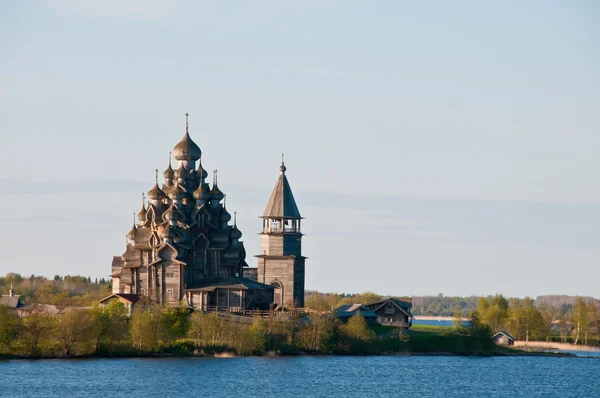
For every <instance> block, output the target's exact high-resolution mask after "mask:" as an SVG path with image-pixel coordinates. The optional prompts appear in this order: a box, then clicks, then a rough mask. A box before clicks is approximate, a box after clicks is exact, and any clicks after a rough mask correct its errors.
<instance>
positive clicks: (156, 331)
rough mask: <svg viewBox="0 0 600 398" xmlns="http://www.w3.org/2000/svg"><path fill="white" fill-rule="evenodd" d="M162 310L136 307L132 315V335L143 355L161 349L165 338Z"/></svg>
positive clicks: (135, 345) (134, 343)
mask: <svg viewBox="0 0 600 398" xmlns="http://www.w3.org/2000/svg"><path fill="white" fill-rule="evenodd" d="M163 325H164V323H163V313H162V308H161V307H159V306H154V307H151V308H144V307H142V306H136V307H135V308H134V310H133V313H132V314H131V320H130V328H129V330H130V334H131V341H132V343H133V346H134V347H135V349H136V350H137V351H138V352H139V353H140V354H141V353H145V352H153V351H156V350H158V349H160V347H161V341H162V337H163V332H164V331H163Z"/></svg>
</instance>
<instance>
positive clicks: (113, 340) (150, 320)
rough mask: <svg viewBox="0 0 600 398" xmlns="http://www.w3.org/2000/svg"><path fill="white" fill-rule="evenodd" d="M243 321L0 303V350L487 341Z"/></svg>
mask: <svg viewBox="0 0 600 398" xmlns="http://www.w3.org/2000/svg"><path fill="white" fill-rule="evenodd" d="M250 322H251V323H250V324H248V323H245V322H237V321H236V320H235V318H234V317H227V316H224V315H222V314H218V313H203V312H190V311H189V310H188V309H187V308H184V307H181V308H164V307H159V306H153V307H151V306H146V307H143V306H141V305H140V306H139V307H136V309H135V310H134V312H133V314H132V315H131V317H130V318H128V317H127V311H126V309H125V307H124V306H123V305H122V304H120V303H118V302H113V303H111V304H109V305H107V306H104V307H100V306H95V307H94V308H92V309H74V310H71V311H66V312H64V313H62V314H60V315H56V316H47V315H44V314H43V313H36V312H35V311H34V312H33V313H31V315H29V316H27V317H24V318H19V317H17V316H16V314H15V312H14V311H11V310H9V309H6V308H4V307H2V306H0V356H4V357H22V358H50V357H85V356H146V355H161V354H162V355H165V354H180V355H200V356H203V355H205V356H212V355H215V354H223V353H231V354H235V355H263V354H270V353H272V354H275V355H294V354H299V353H310V354H341V355H343V354H390V353H397V352H452V353H457V354H476V353H483V354H486V353H489V350H491V349H492V346H493V344H492V343H491V340H490V339H489V336H490V335H489V333H486V332H484V334H483V335H482V334H481V333H480V331H477V332H473V333H469V332H465V333H462V334H456V333H453V334H452V335H451V336H443V335H434V334H428V333H425V334H423V333H421V334H419V333H416V334H414V335H413V334H411V335H410V337H409V335H407V334H406V333H403V330H402V329H398V328H392V327H382V326H379V325H376V326H373V327H369V326H368V325H367V324H366V322H365V320H364V318H363V317H362V316H360V315H356V316H354V317H352V318H351V319H350V320H349V321H348V322H347V323H345V324H344V323H341V322H339V321H338V320H337V319H336V318H334V317H332V316H331V315H327V314H325V315H323V314H317V313H313V314H311V315H309V316H308V317H304V318H300V317H299V314H296V313H293V312H284V313H282V312H273V313H271V315H270V316H268V317H266V318H262V317H256V318H253V319H250ZM482 330H483V329H482ZM485 330H487V329H485ZM376 332H377V333H376Z"/></svg>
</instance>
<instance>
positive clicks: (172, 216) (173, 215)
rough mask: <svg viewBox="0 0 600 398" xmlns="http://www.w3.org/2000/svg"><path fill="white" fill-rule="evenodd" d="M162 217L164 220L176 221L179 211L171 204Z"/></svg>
mask: <svg viewBox="0 0 600 398" xmlns="http://www.w3.org/2000/svg"><path fill="white" fill-rule="evenodd" d="M163 218H164V220H165V221H177V220H179V212H178V211H177V209H176V208H175V207H174V206H171V207H169V208H168V209H167V211H165V214H163Z"/></svg>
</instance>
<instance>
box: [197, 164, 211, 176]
mask: <svg viewBox="0 0 600 398" xmlns="http://www.w3.org/2000/svg"><path fill="white" fill-rule="evenodd" d="M196 172H197V173H198V177H200V178H201V179H202V180H203V179H205V178H206V177H208V171H206V170H204V167H202V162H201V161H200V162H198V169H197V170H196Z"/></svg>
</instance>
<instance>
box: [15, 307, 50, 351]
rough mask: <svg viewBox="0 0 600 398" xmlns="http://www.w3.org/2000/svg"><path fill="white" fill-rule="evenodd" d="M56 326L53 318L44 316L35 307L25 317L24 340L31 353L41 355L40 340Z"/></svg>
mask: <svg viewBox="0 0 600 398" xmlns="http://www.w3.org/2000/svg"><path fill="white" fill-rule="evenodd" d="M53 327H54V322H53V319H52V318H50V317H48V316H44V315H42V314H41V313H40V311H39V310H38V309H37V308H35V307H34V309H33V310H32V311H31V313H30V314H29V315H28V316H26V317H24V318H23V331H22V337H23V342H24V343H25V347H26V348H27V351H28V353H29V355H32V356H34V357H37V356H39V355H40V340H41V339H42V337H44V336H45V335H46V334H47V333H48V332H50V331H51V330H52V328H53Z"/></svg>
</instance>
